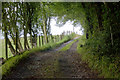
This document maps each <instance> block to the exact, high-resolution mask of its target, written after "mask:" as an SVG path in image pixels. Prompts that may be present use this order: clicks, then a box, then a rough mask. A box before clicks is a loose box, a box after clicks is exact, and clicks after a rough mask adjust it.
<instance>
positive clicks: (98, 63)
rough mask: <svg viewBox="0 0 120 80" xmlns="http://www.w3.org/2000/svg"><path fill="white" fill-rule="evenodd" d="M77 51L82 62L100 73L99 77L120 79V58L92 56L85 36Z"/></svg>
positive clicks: (81, 39)
mask: <svg viewBox="0 0 120 80" xmlns="http://www.w3.org/2000/svg"><path fill="white" fill-rule="evenodd" d="M77 51H78V53H80V54H81V55H82V60H83V61H85V62H87V63H88V64H89V67H90V68H92V69H93V70H97V71H98V72H99V76H104V78H120V63H119V62H120V57H118V56H113V55H109V56H107V55H102V56H100V55H99V54H97V53H96V54H92V53H93V51H92V50H91V47H89V48H88V47H86V44H85V36H82V37H81V38H80V40H79V44H78V45H77Z"/></svg>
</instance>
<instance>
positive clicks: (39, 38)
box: [39, 36, 41, 46]
mask: <svg viewBox="0 0 120 80" xmlns="http://www.w3.org/2000/svg"><path fill="white" fill-rule="evenodd" d="M39 46H41V42H40V36H39Z"/></svg>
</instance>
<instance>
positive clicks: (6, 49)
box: [5, 31, 8, 59]
mask: <svg viewBox="0 0 120 80" xmlns="http://www.w3.org/2000/svg"><path fill="white" fill-rule="evenodd" d="M7 44H8V43H7V32H6V31H5V51H6V52H5V54H6V59H8V48H7Z"/></svg>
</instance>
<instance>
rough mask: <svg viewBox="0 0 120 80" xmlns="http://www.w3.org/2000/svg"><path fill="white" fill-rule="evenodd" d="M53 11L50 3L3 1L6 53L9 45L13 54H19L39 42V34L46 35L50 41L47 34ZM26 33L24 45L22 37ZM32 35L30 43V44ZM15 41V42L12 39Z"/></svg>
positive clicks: (46, 40) (46, 39) (3, 29)
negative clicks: (50, 8)
mask: <svg viewBox="0 0 120 80" xmlns="http://www.w3.org/2000/svg"><path fill="white" fill-rule="evenodd" d="M50 20H51V13H50V10H49V6H48V3H43V2H40V3H37V2H35V3H34V2H3V3H2V31H3V33H4V36H5V46H6V55H7V52H8V48H7V45H9V48H10V51H11V52H12V54H13V55H16V54H18V53H19V52H22V51H24V50H27V49H31V48H33V47H34V45H33V43H36V44H37V36H38V34H39V35H42V36H43V35H44V40H45V43H48V37H47V35H50ZM23 34H24V47H23V46H22V44H21V41H20V37H21V36H22V35H23ZM28 35H30V43H31V44H30V45H29V44H28V43H29V42H28V41H29V40H28ZM10 38H11V39H12V41H13V44H14V45H15V47H14V45H13V44H12V42H11V40H10Z"/></svg>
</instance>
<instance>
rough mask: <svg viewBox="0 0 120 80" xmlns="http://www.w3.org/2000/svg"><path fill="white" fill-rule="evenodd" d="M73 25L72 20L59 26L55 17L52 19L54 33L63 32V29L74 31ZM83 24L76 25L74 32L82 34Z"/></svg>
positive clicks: (52, 31)
mask: <svg viewBox="0 0 120 80" xmlns="http://www.w3.org/2000/svg"><path fill="white" fill-rule="evenodd" d="M73 27H74V26H73V25H72V22H70V21H68V22H66V24H65V25H63V26H61V27H58V26H57V25H56V21H55V19H51V33H52V34H53V35H57V34H61V33H62V32H63V31H72V32H73ZM81 29H82V27H81V25H79V26H76V27H74V32H77V34H79V35H82V34H83V29H82V30H81Z"/></svg>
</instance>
